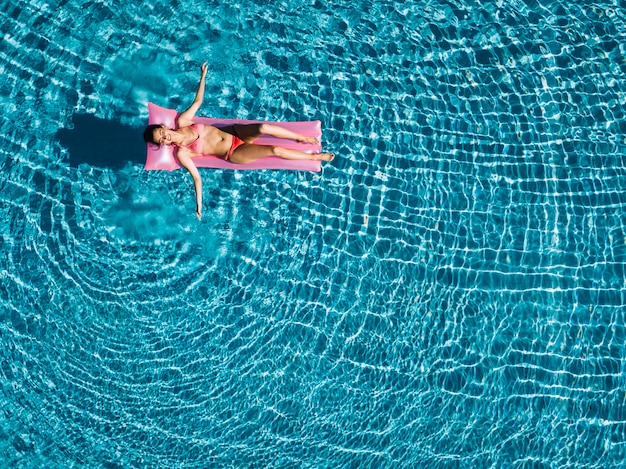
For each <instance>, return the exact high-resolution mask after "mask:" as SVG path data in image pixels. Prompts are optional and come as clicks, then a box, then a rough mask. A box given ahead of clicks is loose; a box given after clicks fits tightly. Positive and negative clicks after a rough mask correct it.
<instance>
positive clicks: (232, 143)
mask: <svg viewBox="0 0 626 469" xmlns="http://www.w3.org/2000/svg"><path fill="white" fill-rule="evenodd" d="M201 69H202V76H201V77H200V84H199V85H198V91H197V92H196V97H195V99H194V101H193V103H192V104H191V106H189V109H187V110H186V111H185V112H183V113H181V114H180V115H179V116H178V117H177V118H176V129H168V128H167V127H166V126H164V125H149V126H148V127H146V130H145V131H144V133H143V138H144V140H145V141H146V143H154V144H156V145H175V146H176V157H177V158H178V161H179V162H180V164H181V166H182V167H183V168H185V169H186V170H187V171H189V173H190V174H191V176H192V177H193V182H194V187H195V190H196V216H197V217H198V220H200V219H202V178H201V177H200V173H199V172H198V168H196V165H195V164H194V162H193V158H194V157H196V156H201V155H216V156H219V157H220V158H224V159H225V160H228V161H230V162H231V163H236V164H246V163H251V162H252V161H255V160H258V159H259V158H263V157H265V156H270V155H276V156H279V157H281V158H285V159H288V160H310V159H318V160H324V161H331V160H332V159H333V158H334V156H335V155H334V154H332V153H316V154H309V153H304V152H301V151H298V150H291V149H287V148H282V147H279V146H268V145H257V144H255V143H252V142H254V140H255V139H256V138H257V137H259V136H260V135H270V136H272V137H277V138H288V139H291V140H296V141H298V142H305V143H313V144H315V143H318V139H317V138H316V137H307V136H304V135H300V134H297V133H295V132H291V131H290V130H287V129H283V128H282V127H279V126H276V125H272V124H250V125H233V126H229V127H224V128H223V129H218V128H217V127H213V126H211V125H203V124H196V123H194V122H193V121H192V118H193V116H194V115H195V114H196V112H197V111H198V109H199V108H200V105H201V104H202V101H203V99H204V78H205V77H206V73H207V69H208V65H207V63H206V62H205V63H203V64H202V67H201Z"/></svg>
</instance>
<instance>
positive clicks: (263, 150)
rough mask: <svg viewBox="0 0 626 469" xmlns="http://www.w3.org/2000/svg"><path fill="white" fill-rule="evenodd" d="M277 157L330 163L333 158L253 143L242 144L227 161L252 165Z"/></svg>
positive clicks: (326, 154)
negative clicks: (257, 161) (268, 157)
mask: <svg viewBox="0 0 626 469" xmlns="http://www.w3.org/2000/svg"><path fill="white" fill-rule="evenodd" d="M272 155H275V156H279V157H281V158H284V159H286V160H324V161H332V159H333V158H334V157H335V155H334V154H332V153H304V152H303V151H298V150H291V149H288V148H282V147H278V146H269V145H255V144H254V143H244V144H243V145H241V146H240V147H239V148H237V149H236V150H235V151H234V152H233V154H232V155H230V158H229V160H228V161H230V162H232V163H236V164H246V163H252V162H253V161H256V160H258V159H259V158H264V157H266V156H272Z"/></svg>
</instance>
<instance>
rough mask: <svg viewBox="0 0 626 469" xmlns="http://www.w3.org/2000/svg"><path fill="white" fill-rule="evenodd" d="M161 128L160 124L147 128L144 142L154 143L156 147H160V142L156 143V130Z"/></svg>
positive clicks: (144, 132) (144, 133)
mask: <svg viewBox="0 0 626 469" xmlns="http://www.w3.org/2000/svg"><path fill="white" fill-rule="evenodd" d="M160 127H161V126H160V125H159V124H150V125H149V126H148V127H146V130H144V131H143V140H144V142H146V143H154V144H155V145H158V146H160V145H159V144H158V142H155V141H154V131H155V130H156V129H159V128H160Z"/></svg>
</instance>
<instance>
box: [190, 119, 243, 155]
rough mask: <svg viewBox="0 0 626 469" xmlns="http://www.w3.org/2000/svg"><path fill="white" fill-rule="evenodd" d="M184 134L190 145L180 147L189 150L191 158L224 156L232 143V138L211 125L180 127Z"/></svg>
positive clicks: (196, 124)
mask: <svg viewBox="0 0 626 469" xmlns="http://www.w3.org/2000/svg"><path fill="white" fill-rule="evenodd" d="M179 130H182V131H183V132H185V134H186V136H187V138H188V139H189V140H190V143H188V144H187V145H181V147H183V148H187V149H189V151H190V152H191V155H190V156H191V157H192V158H193V157H194V156H200V155H217V156H220V157H222V158H223V157H224V156H226V153H227V152H228V150H229V148H230V144H231V142H232V136H231V135H229V134H227V133H226V132H223V131H221V130H220V129H218V128H217V127H213V126H212V125H204V124H198V123H195V122H194V123H193V124H191V125H188V126H184V127H180V128H179Z"/></svg>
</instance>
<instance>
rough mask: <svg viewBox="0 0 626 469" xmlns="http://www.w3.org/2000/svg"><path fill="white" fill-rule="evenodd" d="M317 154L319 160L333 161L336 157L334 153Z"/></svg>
mask: <svg viewBox="0 0 626 469" xmlns="http://www.w3.org/2000/svg"><path fill="white" fill-rule="evenodd" d="M316 156H317V159H318V160H322V161H332V160H334V159H335V154H334V153H318V154H317V155H316Z"/></svg>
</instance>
